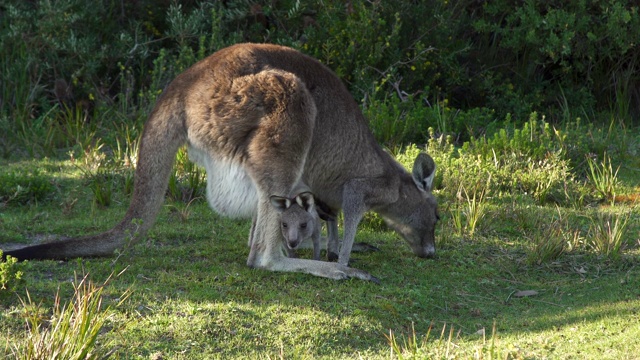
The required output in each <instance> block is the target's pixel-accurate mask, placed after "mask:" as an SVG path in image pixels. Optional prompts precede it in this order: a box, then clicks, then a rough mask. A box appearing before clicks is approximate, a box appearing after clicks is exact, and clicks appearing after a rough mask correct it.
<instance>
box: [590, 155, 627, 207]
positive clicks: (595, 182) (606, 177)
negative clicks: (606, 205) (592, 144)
mask: <svg viewBox="0 0 640 360" xmlns="http://www.w3.org/2000/svg"><path fill="white" fill-rule="evenodd" d="M587 163H588V164H589V173H588V176H589V181H590V182H591V185H592V186H593V187H594V188H595V190H596V191H597V192H598V194H600V195H601V196H602V198H603V199H604V200H605V201H608V202H610V203H611V204H613V203H614V202H615V198H616V188H617V186H618V183H619V181H618V170H620V166H618V167H617V168H616V170H615V171H614V170H613V166H612V165H611V159H610V158H609V156H608V155H607V154H606V153H605V154H604V156H603V157H602V162H601V163H597V162H596V160H594V159H593V158H592V157H588V158H587Z"/></svg>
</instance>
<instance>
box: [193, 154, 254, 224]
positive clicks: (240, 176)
mask: <svg viewBox="0 0 640 360" xmlns="http://www.w3.org/2000/svg"><path fill="white" fill-rule="evenodd" d="M189 159H191V161H193V162H195V163H196V164H198V165H200V166H202V167H204V168H205V169H206V171H207V200H208V202H209V206H211V208H212V209H213V210H214V211H215V212H217V213H219V214H221V215H224V216H226V217H230V218H240V219H249V218H251V217H253V215H255V213H256V209H257V207H258V192H257V190H256V187H255V185H254V184H253V180H251V177H249V174H247V172H246V171H245V170H244V168H242V167H241V166H240V165H238V164H235V163H233V162H230V161H224V160H219V159H214V158H212V157H211V156H210V155H209V154H208V153H206V152H204V151H202V150H200V149H197V148H195V147H193V146H189Z"/></svg>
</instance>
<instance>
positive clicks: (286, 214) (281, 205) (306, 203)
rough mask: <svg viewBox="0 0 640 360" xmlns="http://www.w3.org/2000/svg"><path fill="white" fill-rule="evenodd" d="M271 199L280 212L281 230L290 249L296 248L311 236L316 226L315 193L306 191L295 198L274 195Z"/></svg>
mask: <svg viewBox="0 0 640 360" xmlns="http://www.w3.org/2000/svg"><path fill="white" fill-rule="evenodd" d="M269 199H270V200H271V205H272V206H273V207H274V208H275V209H276V210H277V211H278V212H279V213H280V230H281V231H282V236H284V240H285V244H286V245H287V247H288V248H289V249H295V248H296V247H298V245H300V243H302V241H303V240H305V239H308V238H310V237H311V235H312V234H313V230H314V228H315V226H316V218H315V217H314V216H313V214H312V211H313V209H314V206H315V202H314V198H313V194H311V193H310V192H304V193H301V194H298V195H296V197H295V198H293V199H289V198H286V197H281V196H276V195H272V196H271V197H270V198H269Z"/></svg>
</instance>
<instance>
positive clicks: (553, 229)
mask: <svg viewBox="0 0 640 360" xmlns="http://www.w3.org/2000/svg"><path fill="white" fill-rule="evenodd" d="M574 235H575V232H571V231H569V229H567V224H566V221H563V219H562V218H560V219H558V220H555V221H553V222H551V223H550V224H549V225H547V226H544V225H543V226H542V229H536V231H534V232H533V236H532V239H531V243H530V246H529V248H528V251H527V260H526V261H527V263H528V264H529V265H533V264H537V265H540V264H542V263H545V262H548V261H553V260H556V259H557V258H559V257H560V256H561V255H562V254H564V252H565V251H567V248H568V247H569V246H571V244H572V241H571V239H570V237H573V236H574Z"/></svg>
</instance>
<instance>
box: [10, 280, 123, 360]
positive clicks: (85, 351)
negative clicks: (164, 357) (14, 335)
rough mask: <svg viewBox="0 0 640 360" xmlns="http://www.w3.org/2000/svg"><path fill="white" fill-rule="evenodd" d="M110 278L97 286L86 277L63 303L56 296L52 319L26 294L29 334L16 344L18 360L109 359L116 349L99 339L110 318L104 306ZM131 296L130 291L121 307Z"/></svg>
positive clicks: (14, 354)
mask: <svg viewBox="0 0 640 360" xmlns="http://www.w3.org/2000/svg"><path fill="white" fill-rule="evenodd" d="M110 279H111V277H109V279H107V281H105V282H104V283H103V284H102V285H96V284H94V283H93V282H92V281H90V280H89V279H88V278H87V276H86V275H85V276H84V277H83V278H82V279H81V280H79V281H78V279H77V278H76V280H75V281H74V283H73V287H74V296H73V298H72V299H71V301H69V302H68V303H66V304H64V305H63V304H61V299H60V296H59V294H56V296H55V300H54V305H53V312H52V314H51V316H49V317H45V316H43V314H44V313H46V312H45V310H44V309H43V308H42V304H35V303H34V302H33V300H32V299H31V296H30V294H29V292H28V291H27V300H26V301H25V300H21V301H22V305H23V308H24V312H25V313H24V316H25V318H26V327H27V331H28V334H27V336H26V338H25V339H24V340H23V341H21V342H20V343H18V344H16V345H14V347H13V349H12V352H13V356H14V358H15V359H24V360H27V359H29V360H31V359H72V360H75V359H77V360H81V359H82V360H84V359H106V358H108V357H109V356H110V355H111V354H112V352H113V350H110V349H109V348H108V346H105V344H100V343H99V337H100V335H101V333H102V330H103V328H104V326H105V324H106V323H107V322H108V321H109V319H110V317H111V315H110V312H109V307H107V308H104V307H103V303H102V300H103V297H102V291H103V289H104V287H105V285H106V284H107V283H108V282H109V280H110ZM128 296H129V291H128V290H127V291H126V292H125V294H124V295H123V296H122V297H121V298H120V302H119V303H118V304H117V306H119V305H120V304H122V302H123V301H124V300H126V299H127V298H128Z"/></svg>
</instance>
